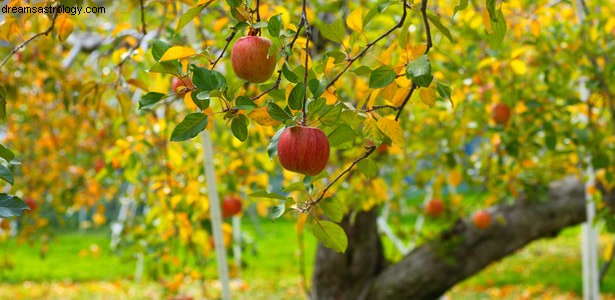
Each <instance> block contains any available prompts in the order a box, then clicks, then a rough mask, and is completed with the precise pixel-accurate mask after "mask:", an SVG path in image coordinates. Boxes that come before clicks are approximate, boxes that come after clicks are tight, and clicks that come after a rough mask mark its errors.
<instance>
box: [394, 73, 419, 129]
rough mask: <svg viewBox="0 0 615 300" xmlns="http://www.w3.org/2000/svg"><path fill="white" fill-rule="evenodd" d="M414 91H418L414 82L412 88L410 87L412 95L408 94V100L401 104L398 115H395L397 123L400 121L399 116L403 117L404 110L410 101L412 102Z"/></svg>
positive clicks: (405, 99)
mask: <svg viewBox="0 0 615 300" xmlns="http://www.w3.org/2000/svg"><path fill="white" fill-rule="evenodd" d="M414 90H416V84H414V82H413V83H412V86H411V87H410V93H408V95H407V96H406V98H404V102H402V103H401V105H400V106H399V109H398V110H397V115H395V121H397V120H399V116H400V115H401V112H402V111H403V110H404V107H406V104H407V103H408V100H410V98H411V97H412V94H413V93H414Z"/></svg>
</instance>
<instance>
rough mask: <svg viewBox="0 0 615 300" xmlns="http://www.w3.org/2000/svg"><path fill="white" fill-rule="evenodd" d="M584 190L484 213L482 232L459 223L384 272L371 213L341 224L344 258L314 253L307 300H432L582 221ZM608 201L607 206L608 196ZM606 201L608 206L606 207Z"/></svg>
mask: <svg viewBox="0 0 615 300" xmlns="http://www.w3.org/2000/svg"><path fill="white" fill-rule="evenodd" d="M584 193H585V191H584V185H583V184H582V183H581V182H580V181H579V180H578V179H576V178H575V177H568V178H565V179H563V180H559V181H556V182H553V183H551V184H550V186H549V195H548V200H547V201H543V202H539V201H538V200H534V199H524V198H520V199H518V200H517V201H515V203H514V204H512V205H499V206H494V207H491V208H489V209H488V211H489V213H490V215H491V216H492V223H491V226H490V227H489V228H487V229H484V230H483V229H478V228H476V227H474V226H473V225H472V223H471V220H469V219H461V220H458V221H457V222H456V223H455V224H454V225H453V226H452V227H451V228H449V229H448V230H446V231H445V232H443V233H442V234H441V235H440V236H438V237H437V238H435V239H434V240H432V241H429V242H427V243H425V244H423V245H422V246H420V247H418V248H416V249H415V250H414V251H412V252H410V253H409V254H407V255H406V256H405V257H404V258H403V259H402V260H400V261H399V262H397V263H395V264H393V265H391V266H388V267H387V266H386V263H385V260H384V256H383V252H382V244H381V242H380V237H379V236H378V233H377V225H376V218H377V212H376V211H375V210H373V211H369V212H364V213H359V214H358V215H357V217H356V219H355V220H354V222H350V220H349V219H348V218H345V219H344V221H343V224H342V225H343V227H344V229H345V230H346V233H347V234H348V237H349V239H348V240H349V244H348V250H347V251H346V253H344V254H339V253H335V252H333V251H331V250H329V249H326V248H324V247H323V246H322V245H319V246H318V250H317V254H316V265H315V269H314V274H313V279H312V282H313V285H312V294H311V296H312V298H313V299H370V300H372V299H437V298H438V297H440V296H442V295H443V294H444V293H445V292H446V291H447V290H448V289H450V288H451V287H452V286H454V285H455V284H457V283H459V282H460V281H462V280H464V279H466V278H468V277H470V276H471V275H473V274H475V273H477V272H478V271H480V270H481V269H483V268H485V267H486V266H487V265H489V264H490V263H492V262H494V261H498V260H500V259H502V258H504V257H506V256H508V255H510V254H512V253H514V252H515V251H516V250H518V249H521V248H523V247H524V246H525V245H527V244H529V243H530V242H532V241H534V240H536V239H539V238H543V237H554V236H556V235H557V234H558V233H559V232H560V231H561V230H562V229H564V228H566V227H568V226H572V225H576V224H579V223H581V222H583V221H584V220H585V202H584V201H585V198H584ZM606 198H609V199H611V198H613V195H612V194H610V195H607V196H606ZM611 200H612V199H611Z"/></svg>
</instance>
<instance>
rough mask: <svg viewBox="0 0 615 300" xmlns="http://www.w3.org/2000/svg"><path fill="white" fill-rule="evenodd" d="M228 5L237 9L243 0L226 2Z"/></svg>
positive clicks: (228, 0) (227, 0)
mask: <svg viewBox="0 0 615 300" xmlns="http://www.w3.org/2000/svg"><path fill="white" fill-rule="evenodd" d="M226 3H228V5H229V6H230V7H237V6H239V5H241V0H226Z"/></svg>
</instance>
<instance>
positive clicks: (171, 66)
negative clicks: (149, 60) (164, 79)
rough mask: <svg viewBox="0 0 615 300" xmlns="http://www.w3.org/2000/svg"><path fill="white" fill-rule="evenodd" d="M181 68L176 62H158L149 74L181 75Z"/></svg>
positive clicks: (150, 69)
mask: <svg viewBox="0 0 615 300" xmlns="http://www.w3.org/2000/svg"><path fill="white" fill-rule="evenodd" d="M180 68H181V66H180V65H179V62H177V61H175V60H174V61H163V62H157V63H155V64H154V65H152V67H151V68H149V70H147V72H149V73H161V74H173V75H176V74H179V70H180Z"/></svg>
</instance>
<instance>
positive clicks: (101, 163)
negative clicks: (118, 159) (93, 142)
mask: <svg viewBox="0 0 615 300" xmlns="http://www.w3.org/2000/svg"><path fill="white" fill-rule="evenodd" d="M104 167H105V161H104V160H102V159H99V160H97V161H96V162H95V163H94V171H96V173H98V172H100V170H102V169H103V168H104Z"/></svg>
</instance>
